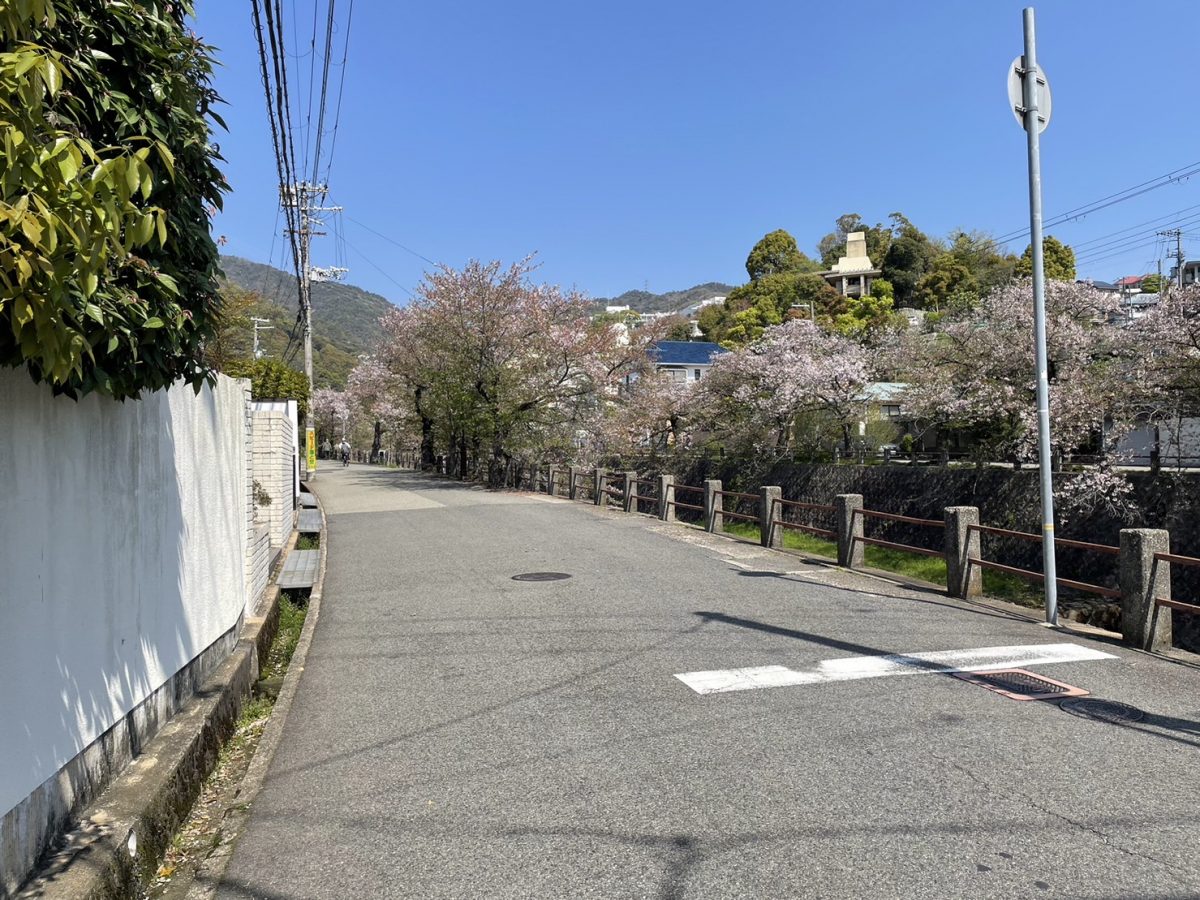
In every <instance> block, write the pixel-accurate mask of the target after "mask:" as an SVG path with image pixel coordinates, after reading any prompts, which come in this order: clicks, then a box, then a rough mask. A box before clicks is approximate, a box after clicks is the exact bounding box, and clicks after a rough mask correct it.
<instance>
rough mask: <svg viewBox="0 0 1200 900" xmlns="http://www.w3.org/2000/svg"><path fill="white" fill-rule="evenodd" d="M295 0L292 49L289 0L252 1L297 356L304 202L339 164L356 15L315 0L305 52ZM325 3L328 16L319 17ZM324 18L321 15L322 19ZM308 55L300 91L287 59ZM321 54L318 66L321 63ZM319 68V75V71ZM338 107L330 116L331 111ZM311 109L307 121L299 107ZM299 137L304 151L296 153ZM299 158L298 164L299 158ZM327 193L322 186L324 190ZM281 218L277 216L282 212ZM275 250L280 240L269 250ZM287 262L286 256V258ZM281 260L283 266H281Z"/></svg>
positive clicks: (292, 348) (290, 349) (289, 355)
mask: <svg viewBox="0 0 1200 900" xmlns="http://www.w3.org/2000/svg"><path fill="white" fill-rule="evenodd" d="M296 3H297V0H291V3H290V6H291V14H292V15H291V20H292V21H291V31H292V39H293V43H294V44H295V45H296V47H295V48H294V51H293V52H289V51H288V49H287V47H286V45H285V42H284V9H283V0H251V16H252V19H253V24H254V32H255V39H256V41H257V43H258V55H259V66H260V75H261V79H262V84H263V92H264V96H265V98H266V102H267V120H268V123H269V125H270V129H271V143H272V149H273V151H274V154H275V165H276V172H277V174H278V177H279V185H280V191H279V201H280V206H281V209H282V212H283V215H284V217H285V225H286V229H285V230H286V233H287V236H288V242H287V244H286V245H285V249H284V251H283V253H284V257H286V255H287V251H288V249H290V251H291V257H292V259H291V267H290V268H291V269H292V271H293V272H294V273H295V276H296V289H297V296H298V300H299V302H298V306H299V309H298V311H297V316H296V322H295V324H294V325H293V326H292V329H291V332H290V334H289V338H288V345H287V349H286V350H285V351H284V360H285V361H291V359H293V358H294V357H295V355H296V353H297V352H298V351H299V349H300V345H301V341H300V336H301V328H302V326H303V321H304V299H305V290H304V282H305V278H306V274H307V273H305V272H304V271H302V269H303V266H304V255H303V253H302V252H301V243H300V242H301V234H302V232H303V230H304V229H305V228H307V227H308V226H309V225H310V224H311V222H310V221H309V219H308V215H307V213H306V212H305V210H304V207H305V206H306V205H307V203H306V201H307V199H308V198H309V195H310V193H311V191H312V189H313V188H314V187H315V186H318V185H319V186H322V187H324V186H325V185H327V184H328V181H329V174H330V171H331V169H332V165H333V152H334V149H335V147H336V143H337V130H338V126H339V124H340V123H341V107H342V96H343V91H344V87H345V75H346V63H347V61H348V59H349V54H350V24H351V21H352V19H353V15H354V0H349V3H348V6H347V12H346V15H345V16H344V18H343V19H342V21H341V23H340V24H341V27H340V29H339V16H338V10H337V0H312V3H313V27H312V36H311V38H310V39H309V41H308V50H307V53H306V54H305V53H299V52H298V51H299V27H298V20H299V16H298V14H297V11H296ZM322 7H323V9H324V16H323V17H322V16H321V12H322ZM322 20H323V21H322ZM339 31H340V33H341V44H342V46H341V63H340V67H341V72H340V74H339V76H338V91H337V97H336V100H335V101H334V102H333V104H332V105H331V104H330V90H329V86H330V80H331V79H330V75H331V71H332V69H333V67H334V66H335V65H338V64H337V63H335V62H334V55H335V45H336V43H337V37H336V35H337V34H338V32H339ZM304 55H308V56H309V79H308V90H307V93H304V92H303V90H302V89H301V90H300V91H297V90H295V87H294V85H292V84H290V83H289V70H288V64H289V59H290V60H297V61H298V60H300V59H302V57H303V56H304ZM318 59H319V60H320V65H319V67H318ZM318 72H319V77H318ZM314 102H315V103H316V107H317V115H316V123H315V126H314V124H313V119H312V111H313V105H314ZM293 104H294V111H295V121H296V122H297V123H299V122H301V121H302V123H303V124H302V128H301V139H300V140H299V141H297V139H296V137H297V133H296V129H295V127H294V125H293ZM331 107H332V115H330V112H331ZM301 110H304V111H305V114H304V118H303V120H301V115H300V112H301ZM328 118H332V121H333V126H332V128H331V129H329V130H328V133H327V130H326V127H325V123H326V121H327V119H328ZM326 137H328V139H329V151H328V154H327V155H326V156H325V157H324V158H322V150H323V148H324V146H325V140H326ZM297 144H299V153H298V152H297ZM297 157H299V160H300V164H299V165H298V164H297ZM319 196H321V197H323V196H324V190H322V191H320V192H319ZM276 225H278V216H277V217H276ZM271 255H272V258H273V257H274V239H273V240H272V249H271ZM280 262H281V263H283V262H284V259H283V258H281V260H280ZM282 267H283V266H282V265H281V268H282Z"/></svg>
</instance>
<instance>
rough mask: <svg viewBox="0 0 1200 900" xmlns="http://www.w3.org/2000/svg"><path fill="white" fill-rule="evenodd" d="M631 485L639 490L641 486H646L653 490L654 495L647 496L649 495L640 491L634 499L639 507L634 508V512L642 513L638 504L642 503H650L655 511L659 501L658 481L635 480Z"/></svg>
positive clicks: (649, 479) (650, 479)
mask: <svg viewBox="0 0 1200 900" xmlns="http://www.w3.org/2000/svg"><path fill="white" fill-rule="evenodd" d="M633 484H634V486H635V487H639V488H640V487H641V486H642V485H646V486H647V487H652V488H654V493H653V494H649V495H647V494H643V493H642V492H641V491H640V490H639V491H638V492H637V496H636V498H635V499H636V501H637V503H638V504H639V505H638V506H635V507H634V512H641V511H642V510H641V507H640V504H642V503H652V504H654V508H655V509H656V510H657V509H658V500H659V497H658V480H657V479H653V478H635V479H633Z"/></svg>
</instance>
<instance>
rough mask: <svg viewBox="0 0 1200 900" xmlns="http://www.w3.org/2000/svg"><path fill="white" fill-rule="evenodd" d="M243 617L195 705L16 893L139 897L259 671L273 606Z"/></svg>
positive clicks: (53, 898) (22, 896) (68, 899)
mask: <svg viewBox="0 0 1200 900" xmlns="http://www.w3.org/2000/svg"><path fill="white" fill-rule="evenodd" d="M259 612H260V615H258V616H254V617H247V618H246V620H245V622H244V624H243V627H242V631H241V634H240V635H239V637H238V641H237V645H236V646H235V648H234V650H233V651H232V652H231V653H230V655H229V656H228V658H226V659H225V661H224V662H222V663H221V665H220V666H218V667H217V670H216V671H215V672H214V673H213V674H212V675H211V676H210V677H209V678H208V679H207V680H206V681H205V682H204V684H203V685H202V686H201V688H200V690H199V691H197V693H196V697H195V699H194V701H193V702H191V703H189V704H188V705H187V706H186V707H185V708H184V709H183V710H181V711H180V712H179V713H177V714H176V715H175V716H174V717H173V718H171V720H170V721H168V722H167V723H166V724H165V725H163V726H162V728H160V729H159V731H158V733H157V734H156V735H155V736H154V738H153V739H152V740H151V741H150V742H149V743H148V744H147V745H146V747H145V749H144V750H143V752H142V753H141V755H139V756H138V757H137V758H135V759H134V760H133V762H132V763H130V764H129V766H128V767H127V768H126V769H125V771H124V772H122V773H121V774H120V775H119V776H118V777H117V778H115V779H113V781H112V783H111V784H110V785H109V786H108V788H107V789H106V790H105V791H104V793H103V794H102V795H101V796H100V798H99V799H98V800H97V801H96V802H95V803H93V804H92V805H91V806H89V807H88V808H87V809H86V810H84V812H83V813H81V815H80V817H79V824H78V825H77V826H76V827H75V828H73V829H72V830H71V831H69V832H68V833H67V834H66V835H64V837H63V847H62V849H60V850H59V851H57V852H56V853H54V854H53V855H51V856H50V858H49V859H48V861H47V862H46V863H44V864H43V865H42V867H41V868H40V869H39V870H38V871H37V872H36V873H35V874H34V876H33V877H32V878H31V879H30V881H29V882H28V883H27V884H26V885H24V886H23V887H22V888H21V889H20V890H19V891H18V892H17V893H16V895H15V897H16V898H18V900H26V898H35V897H36V898H43V900H44V898H50V900H57V898H63V900H80V898H84V900H93V898H95V900H110V898H118V897H141V896H143V895H144V887H143V886H144V885H145V884H148V883H149V882H150V880H151V879H152V878H153V875H154V873H155V871H156V870H157V868H158V862H159V860H161V859H162V857H163V854H164V853H165V852H166V850H167V848H168V846H169V845H170V843H171V841H172V839H173V838H174V835H175V832H176V831H177V830H178V828H179V826H180V825H181V824H182V823H183V822H184V821H185V820H186V819H187V816H188V813H189V812H190V811H191V808H192V806H193V804H194V803H195V799H196V797H198V796H199V794H200V791H201V789H202V788H203V786H204V782H205V780H206V779H207V778H208V776H209V774H211V772H212V770H213V768H214V767H215V766H216V762H217V757H218V755H219V753H220V749H221V747H222V746H223V745H224V743H225V741H226V740H228V738H229V736H230V735H231V734H232V733H233V730H234V727H235V725H236V723H237V717H238V715H239V713H240V711H241V708H242V704H243V702H244V701H245V698H246V697H248V696H249V695H250V691H251V687H252V685H253V683H254V679H255V677H256V675H257V672H258V669H259V659H260V656H259V647H260V646H262V645H269V642H270V639H271V637H272V634H271V633H270V631H271V629H272V628H274V627H275V625H276V624H277V623H278V605H277V604H275V603H271V602H269V603H268V606H267V608H265V609H262V610H260V611H259Z"/></svg>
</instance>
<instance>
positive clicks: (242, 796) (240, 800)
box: [182, 492, 329, 900]
mask: <svg viewBox="0 0 1200 900" xmlns="http://www.w3.org/2000/svg"><path fill="white" fill-rule="evenodd" d="M311 493H312V494H313V496H314V497H316V500H317V508H318V509H319V510H320V511H321V555H320V557H319V560H320V562H319V564H318V566H317V580H316V582H315V583H314V584H313V587H312V591H311V592H310V593H309V595H308V610H307V612H306V613H305V616H304V628H303V629H301V631H300V639H299V640H298V641H297V642H296V649H295V651H294V652H293V653H292V660H291V662H290V663H289V664H288V670H287V674H286V675H284V676H283V685H282V686H281V687H280V689H279V697H278V699H277V700H276V701H275V706H274V708H273V709H272V710H271V716H270V718H269V719H268V720H267V724H266V727H265V728H264V729H263V734H262V738H261V739H260V740H259V743H258V748H257V749H256V750H255V751H254V756H253V757H252V758H251V759H250V765H249V766H248V767H247V768H246V773H245V775H244V776H243V777H242V783H241V784H240V785H239V786H238V789H237V791H236V792H235V794H234V796H233V799H232V801H231V802H230V804H229V805H228V806H227V807H226V809H225V814H224V816H223V817H222V819H221V824H220V826H219V828H220V834H221V841H220V843H219V844H218V845H217V846H216V847H215V848H214V849H213V850H212V852H211V853H209V854H208V856H206V857H205V858H204V860H203V861H202V862H201V863H200V864H199V865H198V866H197V867H196V869H195V871H194V872H193V873H192V876H191V878H192V884H191V885H190V886H189V887H188V889H187V892H186V893H184V894H183V895H182V896H183V898H184V900H211V898H212V897H214V896H216V892H217V888H218V887H220V884H221V881H222V879H223V878H224V877H225V871H226V869H228V868H229V863H230V861H231V860H232V859H233V852H234V849H235V848H236V846H237V842H238V839H239V838H241V836H242V831H243V830H244V828H245V825H246V821H247V820H248V819H249V818H250V808H251V806H252V805H253V803H254V799H255V797H257V796H258V793H259V791H261V790H262V786H263V782H264V781H266V778H267V771H268V770H269V769H270V767H271V761H272V760H273V759H274V758H275V751H276V750H278V749H279V744H280V742H281V741H282V739H283V727H284V724H285V723H286V721H287V717H288V713H289V712H291V708H292V702H293V700H294V699H295V697H296V690H297V688H298V686H299V683H300V676H301V674H303V672H304V663H305V660H306V659H307V658H308V649H309V646H310V645H311V644H312V638H313V632H314V631H315V630H316V627H317V620H318V619H319V618H320V615H321V594H322V590H323V588H324V586H325V560H326V557H327V556H328V553H329V543H328V536H329V523H328V522H327V520H326V517H325V507H324V505H323V504H322V503H321V498H320V497H318V496H317V494H316V492H311Z"/></svg>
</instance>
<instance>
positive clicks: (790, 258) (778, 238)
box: [746, 228, 820, 281]
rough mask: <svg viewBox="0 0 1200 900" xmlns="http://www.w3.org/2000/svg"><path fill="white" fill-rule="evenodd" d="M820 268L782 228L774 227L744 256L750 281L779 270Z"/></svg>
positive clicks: (808, 270)
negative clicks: (773, 229) (774, 228)
mask: <svg viewBox="0 0 1200 900" xmlns="http://www.w3.org/2000/svg"><path fill="white" fill-rule="evenodd" d="M819 268H820V266H819V265H817V263H815V262H814V261H813V260H811V259H809V258H808V257H807V256H805V255H804V254H803V253H802V252H800V248H799V247H797V246H796V239H795V238H794V237H792V236H791V235H790V234H788V233H787V232H786V231H784V230H783V229H782V228H779V229H776V230H775V231H772V232H770V233H769V234H767V235H764V236H763V238H762V240H760V241H759V242H758V243H757V244H755V245H754V248H753V249H752V250H751V251H750V255H749V256H747V257H746V274H748V275H749V276H750V280H751V281H757V280H758V279H760V278H762V277H763V276H764V275H778V274H779V273H781V272H815V271H817V270H818V269H819Z"/></svg>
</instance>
